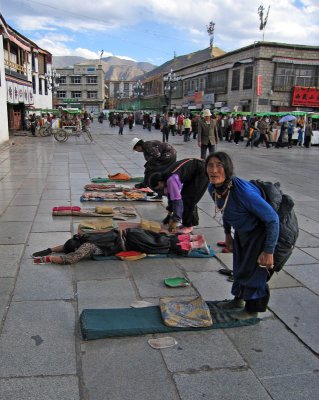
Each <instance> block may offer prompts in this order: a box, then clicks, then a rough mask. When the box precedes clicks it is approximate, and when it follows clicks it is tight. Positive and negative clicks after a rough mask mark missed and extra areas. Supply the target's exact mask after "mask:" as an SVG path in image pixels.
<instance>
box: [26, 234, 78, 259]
mask: <svg viewBox="0 0 319 400" xmlns="http://www.w3.org/2000/svg"><path fill="white" fill-rule="evenodd" d="M70 237H71V234H70V232H55V231H54V232H42V233H31V234H30V236H29V240H28V243H27V246H26V248H25V252H24V258H30V257H31V254H33V253H35V252H36V251H40V250H44V249H47V248H48V247H50V248H51V247H54V246H58V245H60V244H64V243H65V242H66V241H67V240H68V239H70Z"/></svg>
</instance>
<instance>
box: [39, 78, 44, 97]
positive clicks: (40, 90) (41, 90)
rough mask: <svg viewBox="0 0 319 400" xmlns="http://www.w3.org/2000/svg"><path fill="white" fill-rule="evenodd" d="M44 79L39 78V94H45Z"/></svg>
mask: <svg viewBox="0 0 319 400" xmlns="http://www.w3.org/2000/svg"><path fill="white" fill-rule="evenodd" d="M42 81H43V79H41V78H39V94H43V89H42Z"/></svg>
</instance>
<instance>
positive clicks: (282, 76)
mask: <svg viewBox="0 0 319 400" xmlns="http://www.w3.org/2000/svg"><path fill="white" fill-rule="evenodd" d="M293 85H294V66H293V65H292V64H277V66H276V71H275V77H274V90H290V89H291V88H292V87H293Z"/></svg>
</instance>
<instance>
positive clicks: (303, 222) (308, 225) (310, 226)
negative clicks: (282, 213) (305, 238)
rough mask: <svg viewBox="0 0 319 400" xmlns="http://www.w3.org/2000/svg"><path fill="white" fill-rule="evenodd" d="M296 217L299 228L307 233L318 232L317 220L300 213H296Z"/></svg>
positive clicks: (318, 224)
mask: <svg viewBox="0 0 319 400" xmlns="http://www.w3.org/2000/svg"><path fill="white" fill-rule="evenodd" d="M297 217H298V225H299V227H300V228H301V229H303V230H304V231H306V232H308V233H319V222H317V221H314V220H313V219H311V218H309V217H305V216H304V215H300V214H298V215H297Z"/></svg>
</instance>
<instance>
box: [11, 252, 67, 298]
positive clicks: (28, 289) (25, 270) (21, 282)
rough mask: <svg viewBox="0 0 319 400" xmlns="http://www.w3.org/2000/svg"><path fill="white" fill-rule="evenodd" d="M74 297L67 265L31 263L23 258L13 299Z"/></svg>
mask: <svg viewBox="0 0 319 400" xmlns="http://www.w3.org/2000/svg"><path fill="white" fill-rule="evenodd" d="M62 299H65V300H69V299H74V290H73V283H72V271H71V267H70V266H68V265H57V264H44V265H33V264H32V261H31V259H28V260H24V261H23V263H22V264H21V267H20V273H19V276H18V280H17V283H16V288H15V291H14V296H13V301H27V300H62Z"/></svg>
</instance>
